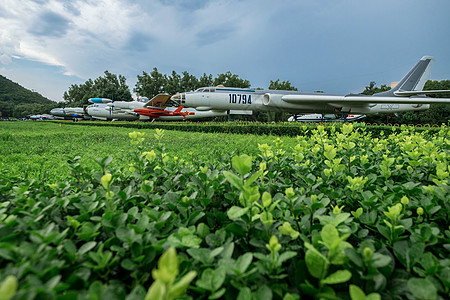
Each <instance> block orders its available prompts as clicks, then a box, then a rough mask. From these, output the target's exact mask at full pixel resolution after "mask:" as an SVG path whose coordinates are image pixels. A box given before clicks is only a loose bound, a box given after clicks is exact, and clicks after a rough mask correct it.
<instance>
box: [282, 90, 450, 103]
mask: <svg viewBox="0 0 450 300" xmlns="http://www.w3.org/2000/svg"><path fill="white" fill-rule="evenodd" d="M420 92H422V91H420ZM281 99H282V100H283V101H285V102H288V103H296V104H317V103H320V102H321V103H327V104H330V105H355V106H362V105H369V104H382V103H395V104H397V103H398V104H430V103H439V104H450V99H444V98H428V97H413V98H410V97H386V96H384V97H383V96H364V95H346V96H340V95H326V94H324V95H309V94H305V95H302V94H299V95H284V96H282V97H281Z"/></svg>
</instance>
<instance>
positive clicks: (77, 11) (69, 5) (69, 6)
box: [63, 1, 81, 16]
mask: <svg viewBox="0 0 450 300" xmlns="http://www.w3.org/2000/svg"><path fill="white" fill-rule="evenodd" d="M63 2H64V4H63V5H64V8H65V9H66V11H68V12H69V13H71V14H72V15H74V16H79V15H80V14H81V12H80V9H79V8H78V7H76V5H75V3H74V2H71V1H63Z"/></svg>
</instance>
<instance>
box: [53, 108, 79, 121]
mask: <svg viewBox="0 0 450 300" xmlns="http://www.w3.org/2000/svg"><path fill="white" fill-rule="evenodd" d="M50 114H51V115H53V116H55V119H72V118H83V117H85V116H86V115H87V114H86V112H85V111H84V109H83V108H82V107H62V108H59V107H58V108H53V109H52V110H51V111H50Z"/></svg>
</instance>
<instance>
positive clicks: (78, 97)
mask: <svg viewBox="0 0 450 300" xmlns="http://www.w3.org/2000/svg"><path fill="white" fill-rule="evenodd" d="M97 97H98V98H110V99H114V100H115V101H130V100H131V93H130V89H129V87H128V85H127V84H126V79H125V77H124V76H122V75H118V76H117V75H116V74H112V73H110V72H108V71H105V76H104V77H101V76H100V77H98V78H97V79H95V80H92V79H88V80H87V81H86V82H85V83H83V84H80V85H77V84H72V85H71V86H70V88H69V90H68V91H66V92H64V100H65V105H70V106H83V105H86V104H88V99H89V98H97Z"/></svg>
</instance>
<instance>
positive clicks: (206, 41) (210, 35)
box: [197, 26, 236, 46]
mask: <svg viewBox="0 0 450 300" xmlns="http://www.w3.org/2000/svg"><path fill="white" fill-rule="evenodd" d="M235 31H236V28H235V27H232V26H223V27H218V28H212V29H208V30H204V31H201V32H200V33H198V34H197V42H198V44H199V45H200V46H206V45H210V44H214V43H216V42H219V41H222V40H226V39H228V38H229V37H230V36H231V35H232V34H233V32H235Z"/></svg>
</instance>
